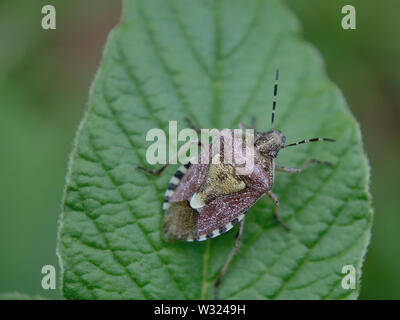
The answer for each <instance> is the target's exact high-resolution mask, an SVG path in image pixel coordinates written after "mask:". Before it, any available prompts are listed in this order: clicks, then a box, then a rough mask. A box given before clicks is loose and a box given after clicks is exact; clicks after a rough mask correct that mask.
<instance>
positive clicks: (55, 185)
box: [0, 0, 400, 299]
mask: <svg viewBox="0 0 400 320" xmlns="http://www.w3.org/2000/svg"><path fill="white" fill-rule="evenodd" d="M286 3H287V4H288V6H289V7H290V8H291V9H292V11H293V12H294V13H295V14H296V15H297V16H298V18H299V19H300V21H301V24H302V25H303V29H304V30H303V33H304V37H305V38H306V40H307V41H309V42H311V43H312V44H314V46H316V47H317V48H318V49H319V50H320V51H321V53H322V55H323V58H324V60H325V63H326V68H327V72H328V74H329V76H330V78H331V79H332V80H333V81H334V82H336V83H337V84H338V86H339V87H340V88H341V89H342V90H343V92H344V95H345V97H346V98H347V100H348V102H349V105H350V108H351V109H352V111H353V113H354V114H355V115H356V117H357V119H358V120H359V122H360V124H361V129H362V132H363V140H364V144H365V149H366V152H367V154H368V156H369V159H370V163H371V168H372V169H371V171H372V172H371V173H372V183H371V192H372V194H373V204H374V208H375V218H374V226H373V232H372V241H371V244H370V248H369V251H368V255H367V258H366V262H365V266H364V273H363V281H362V289H361V295H360V298H361V299H400V273H399V272H398V270H400V255H399V254H398V253H399V248H398V244H399V242H400V232H398V230H397V228H399V227H400V215H399V214H398V207H399V206H398V204H397V192H398V189H397V187H398V181H400V172H399V170H398V164H399V163H400V148H399V145H400V143H399V141H400V130H399V129H398V121H399V118H400V117H399V116H400V106H399V101H400V90H399V87H400V68H399V64H400V62H399V57H400V41H399V36H400V21H399V19H398V17H397V15H398V12H399V11H400V2H399V1H395V0H393V1H391V0H385V1H382V2H379V3H378V2H376V1H372V0H369V1H367V0H364V1H352V2H348V1H342V0H336V1H329V2H328V1H319V0H302V1H299V0H287V1H286ZM45 4H53V5H54V6H55V7H56V10H57V29H56V30H53V31H45V30H43V29H42V28H41V18H42V14H41V8H42V6H43V5H45ZM346 4H353V5H354V6H355V8H356V10H357V29H356V30H347V31H345V30H343V29H342V28H341V19H342V16H343V15H342V14H341V8H342V7H343V6H344V5H346ZM120 9H121V7H120V3H119V2H118V1H115V0H89V1H78V0H69V1H62V0H53V1H42V0H35V1H31V0H18V1H15V0H0V43H1V46H0V61H1V62H0V150H1V151H0V152H1V157H0V168H1V169H0V293H2V292H10V291H18V292H22V293H28V294H31V295H41V296H43V297H47V298H59V297H60V295H59V288H57V289H56V290H49V291H45V290H43V289H42V288H41V279H42V274H41V268H42V266H43V265H45V264H52V265H55V266H57V268H58V262H57V258H56V254H55V251H56V235H57V221H58V217H59V213H60V201H61V196H62V190H63V185H64V176H65V173H66V169H67V162H68V154H69V152H70V150H71V147H72V140H73V137H74V132H75V129H76V127H77V125H78V123H79V120H80V118H81V116H82V114H83V111H84V109H85V106H86V102H87V94H88V88H89V85H90V83H91V81H92V78H93V76H94V73H95V71H96V68H97V65H98V64H99V62H100V59H101V52H102V48H103V46H104V44H105V41H106V37H107V34H108V31H109V30H110V29H111V28H112V27H113V26H114V25H116V24H117V23H118V19H119V14H120ZM57 270H58V269H57Z"/></svg>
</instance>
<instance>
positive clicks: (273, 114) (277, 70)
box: [271, 68, 279, 129]
mask: <svg viewBox="0 0 400 320" xmlns="http://www.w3.org/2000/svg"><path fill="white" fill-rule="evenodd" d="M278 79H279V68H277V69H276V74H275V85H274V98H273V101H272V118H271V129H274V119H275V108H276V95H277V94H278Z"/></svg>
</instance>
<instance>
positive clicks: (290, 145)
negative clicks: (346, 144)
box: [282, 138, 336, 148]
mask: <svg viewBox="0 0 400 320" xmlns="http://www.w3.org/2000/svg"><path fill="white" fill-rule="evenodd" d="M316 141H328V142H336V140H335V139H331V138H313V139H305V140H301V141H299V142H295V143H291V144H287V145H285V146H283V147H282V148H287V147H293V146H297V145H299V144H302V143H309V142H316Z"/></svg>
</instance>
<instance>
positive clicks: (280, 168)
mask: <svg viewBox="0 0 400 320" xmlns="http://www.w3.org/2000/svg"><path fill="white" fill-rule="evenodd" d="M314 163H318V164H323V165H327V166H331V165H332V163H331V162H328V161H322V160H318V159H308V160H307V161H306V162H305V163H304V164H303V165H302V166H301V167H300V168H290V167H283V166H275V170H276V171H281V172H287V173H300V172H302V171H303V170H305V169H307V168H308V167H309V166H310V165H312V164H314Z"/></svg>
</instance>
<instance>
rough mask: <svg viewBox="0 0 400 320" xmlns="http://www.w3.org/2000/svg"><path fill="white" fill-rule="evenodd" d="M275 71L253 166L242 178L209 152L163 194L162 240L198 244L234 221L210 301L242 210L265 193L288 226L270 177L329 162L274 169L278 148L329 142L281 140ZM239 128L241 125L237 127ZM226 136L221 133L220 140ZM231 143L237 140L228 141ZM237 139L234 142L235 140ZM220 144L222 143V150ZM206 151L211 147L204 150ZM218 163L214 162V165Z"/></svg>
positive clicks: (276, 215) (231, 165) (241, 219)
mask: <svg viewBox="0 0 400 320" xmlns="http://www.w3.org/2000/svg"><path fill="white" fill-rule="evenodd" d="M278 79H279V69H277V70H276V75H275V84H274V94H273V104H272V116H271V129H270V130H269V131H266V132H257V133H256V139H255V141H254V153H253V156H254V168H253V170H252V172H251V173H250V174H248V175H238V174H236V172H235V167H236V165H235V163H225V162H224V161H222V160H224V159H223V158H224V156H223V153H222V152H221V151H220V152H219V153H214V154H213V153H212V152H211V151H210V152H209V153H210V155H209V157H210V159H212V160H213V161H212V162H210V163H209V164H201V163H200V162H199V163H196V164H192V163H191V162H188V163H186V164H184V165H183V166H181V167H180V168H179V169H178V170H177V171H176V173H175V175H174V176H173V177H172V178H171V180H170V182H169V184H168V188H167V191H166V192H165V196H164V203H163V210H164V213H165V214H164V222H163V235H164V239H166V240H183V241H203V240H206V239H210V238H214V237H217V236H219V235H220V234H222V233H224V232H227V231H228V230H230V229H232V228H233V226H234V225H235V224H237V223H239V228H238V231H237V234H236V238H235V242H234V245H233V248H232V250H231V251H230V253H229V255H228V257H227V260H226V262H225V264H224V266H223V267H222V269H221V271H220V273H219V274H218V276H217V278H216V280H215V282H214V297H215V298H217V296H218V287H219V285H220V283H221V281H222V279H223V276H224V275H225V273H226V271H227V269H228V267H229V264H230V262H231V261H232V258H233V257H234V255H235V253H236V251H237V250H238V247H239V243H240V240H241V237H242V233H243V227H244V222H245V218H246V212H247V211H248V209H249V208H251V207H252V206H253V205H254V204H255V202H256V201H257V200H258V199H259V198H260V197H262V196H263V195H267V196H268V197H269V198H270V199H271V200H272V201H273V203H274V205H275V206H274V218H275V220H276V221H277V222H278V223H279V224H280V225H281V226H282V227H283V228H284V229H286V230H287V231H289V228H288V227H287V226H286V225H285V224H284V223H283V221H282V220H281V219H280V217H279V200H278V197H277V196H276V195H275V194H274V193H272V191H271V189H272V186H273V184H274V173H275V170H276V171H282V172H287V173H300V172H302V171H303V170H305V169H306V168H308V167H309V166H310V165H311V164H313V163H317V164H325V165H330V163H329V162H326V161H321V160H317V159H309V160H308V161H306V162H305V163H304V164H303V165H302V166H301V167H299V168H290V167H283V166H278V165H275V162H274V160H275V158H276V157H277V155H278V152H279V151H280V150H281V149H284V148H287V147H292V146H297V145H300V144H303V143H308V142H316V141H329V142H334V141H335V140H334V139H330V138H313V139H305V140H302V141H299V142H295V143H291V144H285V142H286V137H285V136H284V135H283V134H282V132H281V131H279V130H276V129H274V119H275V109H276V104H277V99H276V97H277V92H278ZM240 127H241V128H243V125H240ZM222 136H223V134H220V135H219V136H217V137H215V138H214V140H213V142H212V144H213V143H217V142H220V140H219V139H221V138H222ZM229 136H230V137H232V135H230V134H228V135H227V134H226V133H225V138H226V137H228V138H229ZM231 139H232V141H231V142H233V145H234V144H235V142H237V141H236V140H235V139H238V138H231ZM239 139H240V138H239ZM223 147H224V144H223V143H222V148H223ZM210 150H211V149H210ZM216 158H219V159H216ZM214 160H219V161H214ZM167 166H168V163H167V164H164V165H163V166H162V167H160V168H159V169H157V170H149V169H146V168H143V167H138V168H139V169H141V170H143V171H145V172H147V173H149V174H152V175H155V176H158V175H160V174H161V172H162V171H163V170H164V169H165V168H166V167H167Z"/></svg>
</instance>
